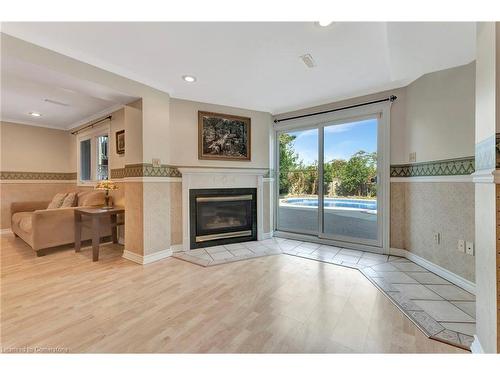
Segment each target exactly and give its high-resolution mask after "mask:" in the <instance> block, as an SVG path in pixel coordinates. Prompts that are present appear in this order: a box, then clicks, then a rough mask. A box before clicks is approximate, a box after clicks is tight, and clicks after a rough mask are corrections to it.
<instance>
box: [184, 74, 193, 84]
mask: <svg viewBox="0 0 500 375" xmlns="http://www.w3.org/2000/svg"><path fill="white" fill-rule="evenodd" d="M182 79H183V80H184V81H186V82H188V83H193V82H196V77H195V76H188V75H186V76H182Z"/></svg>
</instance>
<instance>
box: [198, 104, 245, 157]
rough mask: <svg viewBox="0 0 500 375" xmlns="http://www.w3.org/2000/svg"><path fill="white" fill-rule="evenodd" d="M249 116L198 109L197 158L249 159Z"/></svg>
mask: <svg viewBox="0 0 500 375" xmlns="http://www.w3.org/2000/svg"><path fill="white" fill-rule="evenodd" d="M250 122H251V120H250V118H249V117H240V116H234V115H225V114H222V113H212V112H202V111H198V159H208V160H234V161H238V160H239V161H250V160H251V128H250V127H251V123H250Z"/></svg>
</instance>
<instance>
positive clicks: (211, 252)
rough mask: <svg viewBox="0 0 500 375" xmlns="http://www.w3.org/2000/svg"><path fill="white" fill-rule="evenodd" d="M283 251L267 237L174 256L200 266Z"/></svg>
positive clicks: (184, 252)
mask: <svg viewBox="0 0 500 375" xmlns="http://www.w3.org/2000/svg"><path fill="white" fill-rule="evenodd" d="M281 253H282V251H281V248H280V247H279V245H278V243H277V241H276V240H274V239H267V240H263V241H250V242H239V243H233V244H229V245H219V246H212V247H205V248H201V249H194V250H189V251H181V252H177V253H174V254H173V255H172V256H173V257H174V258H177V259H182V260H185V261H188V262H191V263H194V264H197V265H199V266H203V267H210V266H217V265H219V264H225V263H231V262H237V261H240V260H247V259H253V258H259V257H263V256H268V255H277V254H281Z"/></svg>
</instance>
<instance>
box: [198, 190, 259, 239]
mask: <svg viewBox="0 0 500 375" xmlns="http://www.w3.org/2000/svg"><path fill="white" fill-rule="evenodd" d="M190 206H191V207H190V208H191V209H190V213H191V215H190V221H191V247H192V248H196V247H205V246H211V245H216V244H222V243H231V242H239V241H248V240H254V239H256V189H197V190H191V191H190Z"/></svg>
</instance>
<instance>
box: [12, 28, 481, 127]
mask: <svg viewBox="0 0 500 375" xmlns="http://www.w3.org/2000/svg"><path fill="white" fill-rule="evenodd" d="M2 31H3V32H5V33H7V34H10V35H12V36H15V37H18V38H20V39H24V40H27V41H29V42H31V43H34V44H38V45H40V46H42V47H45V48H48V49H51V50H54V51H57V52H59V53H62V54H65V55H67V56H70V57H73V58H76V59H78V60H81V61H84V62H86V63H90V64H92V65H95V66H98V67H100V68H103V69H106V70H108V71H111V72H114V73H117V74H120V75H122V76H125V77H127V78H130V79H134V80H136V81H139V82H142V83H144V84H147V85H150V86H152V87H155V88H157V89H160V90H163V91H166V92H168V93H169V94H170V95H171V96H172V97H176V98H183V99H189V100H196V101H203V102H209V103H216V104H223V105H229V106H235V107H242V108H249V109H255V110H262V111H266V112H271V113H273V114H277V113H282V112H286V111H290V110H295V109H299V108H304V107H308V106H312V105H319V104H323V103H327V102H331V101H335V100H339V99H345V98H349V97H353V96H358V95H364V94H369V93H373V92H377V91H381V90H386V89H391V88H396V87H401V86H404V85H406V84H408V83H410V82H412V81H413V80H415V79H416V78H418V77H419V76H421V75H423V74H425V73H429V72H432V71H437V70H442V69H446V68H450V67H454V66H459V65H464V64H467V63H470V62H471V61H473V60H474V59H475V24H474V23H472V22H447V23H445V22H441V23H418V22H416V23H415V22H414V23H384V22H346V23H333V24H331V25H330V26H328V27H320V26H319V25H317V24H316V23H313V22H269V23H263V22H253V23H249V22H247V23H245V22H241V23H223V22H200V23H192V22H191V23H190V22H177V23H175V22H161V23H143V22H103V23H84V22H75V23H60V22H57V23H56V22H44V23H37V22H28V23H2ZM308 53H309V54H311V55H312V57H313V58H314V61H315V63H316V66H315V67H313V68H308V67H306V66H305V64H304V63H303V62H302V60H301V59H300V58H299V56H301V55H304V54H308ZM185 74H189V75H194V76H195V77H196V78H197V82H195V83H191V84H189V83H186V82H184V81H183V80H182V78H181V77H182V76H183V75H185ZM29 80H31V78H29V79H28V80H26V81H29ZM28 83H29V82H26V84H28ZM10 84H11V85H13V84H14V83H12V82H11V83H10ZM2 85H3V84H2ZM2 91H3V87H2ZM63 99H64V98H63ZM100 104H102V107H104V106H105V105H106V103H104V102H101V103H100ZM108 104H109V103H108ZM30 110H31V108H30ZM66 122H68V121H66Z"/></svg>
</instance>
